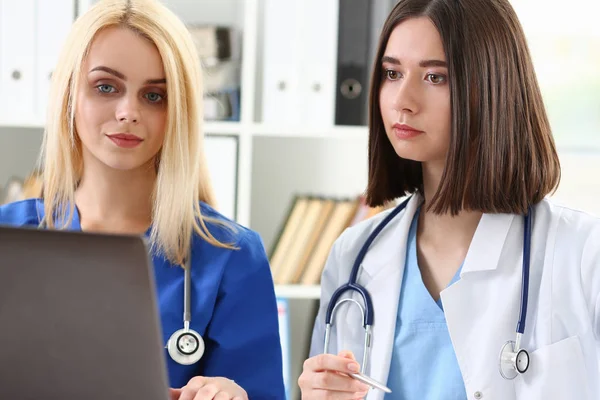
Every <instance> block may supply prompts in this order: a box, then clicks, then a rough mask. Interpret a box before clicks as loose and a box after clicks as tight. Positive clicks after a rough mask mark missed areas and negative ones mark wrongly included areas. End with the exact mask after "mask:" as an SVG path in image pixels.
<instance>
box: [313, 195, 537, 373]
mask: <svg viewBox="0 0 600 400" xmlns="http://www.w3.org/2000/svg"><path fill="white" fill-rule="evenodd" d="M409 200H410V198H409V199H407V200H405V201H404V202H402V203H400V205H398V206H397V207H396V208H395V209H394V210H392V212H391V213H390V214H388V215H387V216H386V217H385V219H384V220H383V221H381V222H380V223H379V225H377V227H375V230H373V232H371V234H370V235H369V237H368V238H367V240H366V241H365V243H364V244H363V246H362V248H361V249H360V251H359V253H358V256H356V260H355V261H354V265H353V266H352V271H351V272H350V279H349V280H348V283H346V284H345V285H343V286H341V287H339V288H338V289H337V290H336V291H335V292H334V293H333V295H332V296H331V300H330V301H329V305H328V306H327V313H326V314H325V346H324V350H323V351H324V353H327V352H328V348H329V340H330V335H331V326H332V320H333V314H334V312H335V309H336V308H337V306H338V305H340V304H342V303H343V302H345V301H349V302H352V303H355V304H356V305H357V306H358V307H359V308H360V311H361V315H362V318H363V327H364V329H365V339H364V346H363V362H362V367H361V373H362V374H364V372H365V371H366V368H367V362H368V360H369V356H370V352H371V335H372V333H371V326H372V325H373V313H374V310H373V303H372V301H371V296H370V295H369V292H367V290H366V289H365V288H364V287H363V286H361V285H360V284H358V283H357V281H356V280H357V277H358V271H359V269H360V266H361V263H362V261H363V259H364V258H365V255H366V254H367V250H368V249H369V247H370V246H371V243H373V240H375V238H376V237H377V235H379V233H380V232H381V231H382V230H383V228H385V226H386V225H387V224H388V223H389V222H390V221H391V220H392V219H394V217H396V216H397V215H398V214H399V213H400V212H401V211H402V210H404V209H405V208H406V205H407V204H408V202H409ZM531 214H532V209H531V207H529V210H528V212H527V214H526V215H525V216H524V221H525V230H524V232H523V268H522V272H523V280H522V283H521V309H520V315H519V321H518V322H517V337H516V340H515V341H512V340H509V341H507V342H506V343H505V344H504V345H503V346H502V348H501V349H500V357H499V358H500V360H499V370H500V375H502V377H503V378H504V379H509V380H510V379H514V378H516V377H517V375H519V374H522V373H524V372H525V371H527V369H528V368H529V361H530V359H529V353H528V352H527V350H525V349H523V348H521V338H522V336H523V333H524V332H525V320H526V317H527V298H528V294H529V261H530V249H531V229H532V226H531V225H532V224H531V218H530V216H531ZM349 291H350V292H351V291H355V292H358V294H359V295H360V297H361V298H362V300H363V304H364V307H363V306H361V305H360V303H359V302H358V301H356V300H354V299H351V298H345V299H342V300H340V298H341V296H342V295H343V294H344V293H346V292H349Z"/></svg>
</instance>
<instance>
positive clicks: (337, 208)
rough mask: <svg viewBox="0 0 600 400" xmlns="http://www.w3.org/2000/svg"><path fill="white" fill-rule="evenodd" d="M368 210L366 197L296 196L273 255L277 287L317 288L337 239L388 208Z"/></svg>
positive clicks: (273, 270) (271, 257) (370, 208)
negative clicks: (359, 223) (344, 232)
mask: <svg viewBox="0 0 600 400" xmlns="http://www.w3.org/2000/svg"><path fill="white" fill-rule="evenodd" d="M390 206H391V204H390V205H386V206H382V207H369V206H368V205H367V204H366V203H365V198H364V196H362V195H361V196H358V197H356V198H352V199H347V198H344V199H336V198H324V197H315V196H300V195H298V196H296V197H295V198H294V199H293V201H292V204H291V207H290V209H289V212H288V214H287V217H286V219H285V223H284V224H283V226H282V229H281V231H280V234H279V237H278V239H277V241H276V244H275V246H274V248H273V251H272V252H271V255H270V263H271V271H272V274H273V279H274V281H275V284H277V285H293V284H300V285H318V284H319V283H320V280H321V274H322V272H323V268H324V267H325V262H326V261H327V257H328V255H329V252H330V250H331V247H332V245H333V243H334V242H335V240H336V239H337V238H338V237H339V236H340V235H341V234H342V232H343V231H344V230H345V229H346V228H348V227H350V226H352V225H355V224H356V223H358V222H360V221H363V220H365V219H368V218H370V217H372V216H374V215H375V214H377V213H379V212H381V211H383V210H385V209H387V208H389V207H390Z"/></svg>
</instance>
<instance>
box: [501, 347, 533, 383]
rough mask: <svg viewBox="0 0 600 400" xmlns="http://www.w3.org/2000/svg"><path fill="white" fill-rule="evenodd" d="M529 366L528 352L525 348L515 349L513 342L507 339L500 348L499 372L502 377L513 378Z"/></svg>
mask: <svg viewBox="0 0 600 400" xmlns="http://www.w3.org/2000/svg"><path fill="white" fill-rule="evenodd" d="M528 368H529V353H528V352H527V350H525V349H518V350H517V351H515V342H514V341H512V340H509V341H508V342H506V343H505V344H504V346H502V349H501V350H500V374H501V375H502V377H503V378H504V379H515V378H516V377H517V375H519V374H523V373H525V371H527V369H528Z"/></svg>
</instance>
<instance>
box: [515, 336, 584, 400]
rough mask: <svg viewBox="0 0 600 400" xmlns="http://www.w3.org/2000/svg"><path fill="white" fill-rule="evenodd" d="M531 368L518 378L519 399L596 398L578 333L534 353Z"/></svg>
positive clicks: (565, 399)
mask: <svg viewBox="0 0 600 400" xmlns="http://www.w3.org/2000/svg"><path fill="white" fill-rule="evenodd" d="M530 357H531V362H530V364H529V369H528V370H527V371H526V372H525V373H524V374H523V375H521V376H519V377H517V378H516V379H515V389H516V393H517V399H544V400H569V399H577V400H588V399H589V400H592V399H591V395H590V392H589V390H590V389H589V385H588V379H587V371H586V367H585V361H584V358H583V352H582V350H581V345H580V342H579V337H578V336H571V337H568V338H566V339H563V340H561V341H559V342H556V343H553V344H551V345H549V346H544V347H541V348H539V349H538V350H535V351H534V352H532V353H531V355H530Z"/></svg>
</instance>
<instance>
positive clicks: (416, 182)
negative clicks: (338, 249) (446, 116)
mask: <svg viewBox="0 0 600 400" xmlns="http://www.w3.org/2000/svg"><path fill="white" fill-rule="evenodd" d="M421 16H425V17H428V18H429V19H430V20H431V21H432V22H433V24H434V25H435V27H436V28H437V30H438V31H439V33H440V36H441V39H442V42H443V46H444V52H445V55H446V61H447V63H448V75H449V84H450V99H451V100H450V102H451V110H452V111H451V113H452V124H451V133H450V135H451V137H450V146H449V148H448V152H447V159H446V165H445V168H444V172H443V175H442V178H441V181H440V185H439V187H438V190H437V192H436V194H435V196H434V198H432V199H427V203H428V207H429V208H428V209H430V210H432V211H433V212H435V213H447V212H450V213H451V214H453V215H454V214H457V213H458V212H459V211H461V210H463V209H465V210H474V211H481V212H486V213H518V214H523V213H525V212H526V211H527V207H528V206H530V205H532V204H536V203H538V202H539V201H541V200H542V199H543V198H544V197H545V196H546V195H547V194H549V193H551V192H553V191H554V190H556V187H557V186H558V183H559V181H560V163H559V160H558V155H557V153H556V148H555V144H554V140H553V138H552V133H551V129H550V124H549V121H548V117H547V115H546V110H545V107H544V103H543V101H542V96H541V93H540V89H539V86H538V83H537V78H536V76H535V72H534V68H533V63H532V60H531V56H530V53H529V49H528V46H527V42H526V39H525V35H524V33H523V30H522V27H521V25H520V23H519V20H518V18H517V16H516V14H515V12H514V10H513V8H512V7H511V5H510V4H509V2H508V0H401V1H400V2H399V3H398V4H397V5H396V6H395V7H394V9H393V10H392V12H391V13H390V15H389V16H388V18H387V20H386V22H385V24H384V26H383V29H382V32H381V35H380V38H379V44H378V49H377V56H376V58H375V62H374V66H373V75H372V79H371V87H370V93H369V182H368V187H367V193H366V194H367V202H368V204H369V205H371V206H378V205H382V204H384V203H386V202H387V201H389V200H393V199H396V198H398V197H401V196H404V195H406V194H409V193H414V192H416V191H421V190H422V184H423V178H422V170H421V163H420V162H416V161H412V160H407V159H403V158H401V157H399V156H398V155H397V154H396V152H395V151H394V148H393V147H392V144H391V143H390V141H389V140H388V138H387V135H386V133H385V128H384V125H383V121H382V117H381V110H380V108H379V91H380V88H381V83H382V76H383V71H382V65H381V58H382V56H383V55H384V54H383V53H384V51H385V48H386V45H387V41H388V39H389V37H390V34H391V32H392V31H393V29H394V28H395V27H396V26H397V25H398V24H399V23H400V22H402V21H403V20H405V19H407V18H411V17H421Z"/></svg>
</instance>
